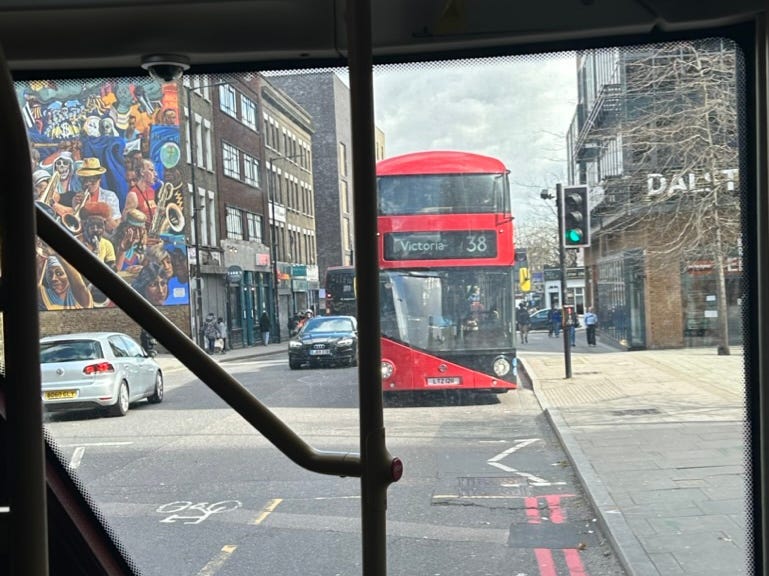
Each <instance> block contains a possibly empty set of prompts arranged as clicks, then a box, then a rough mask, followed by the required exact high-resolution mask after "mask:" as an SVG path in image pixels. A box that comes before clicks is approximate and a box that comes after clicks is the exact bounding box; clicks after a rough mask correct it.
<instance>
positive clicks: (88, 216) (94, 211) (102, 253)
mask: <svg viewBox="0 0 769 576" xmlns="http://www.w3.org/2000/svg"><path fill="white" fill-rule="evenodd" d="M80 214H81V216H82V222H83V229H82V232H81V234H80V235H79V236H77V238H78V239H79V240H80V241H81V242H82V243H83V244H84V245H85V247H86V248H88V249H89V250H90V251H91V252H93V253H94V254H96V256H97V257H98V258H99V260H101V261H102V262H104V263H105V264H106V265H107V266H109V267H110V268H112V269H113V270H115V262H116V260H117V257H116V256H115V247H114V246H113V244H112V242H111V241H110V240H109V239H108V238H106V237H105V235H104V234H105V232H106V230H107V221H108V220H109V218H110V215H111V210H110V207H109V206H108V205H107V204H106V203H105V202H86V203H85V205H84V206H83V209H82V211H81V212H80Z"/></svg>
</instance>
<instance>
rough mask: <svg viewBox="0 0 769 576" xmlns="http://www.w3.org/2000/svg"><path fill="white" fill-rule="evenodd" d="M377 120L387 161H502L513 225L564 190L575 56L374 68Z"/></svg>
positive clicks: (574, 87)
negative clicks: (426, 157)
mask: <svg viewBox="0 0 769 576" xmlns="http://www.w3.org/2000/svg"><path fill="white" fill-rule="evenodd" d="M374 98H375V116H376V123H377V126H378V127H379V128H380V129H382V130H383V131H384V133H385V153H386V156H388V157H389V156H395V155H398V154H403V153H405V152H413V151H419V150H439V149H444V150H465V151H470V152H477V153H480V154H487V155H490V156H494V157H497V158H499V159H500V160H502V161H503V162H504V163H505V164H506V165H507V167H508V168H509V169H510V183H511V186H512V190H513V201H514V202H515V204H516V205H517V209H515V207H514V209H515V211H516V214H517V216H518V218H521V217H523V216H524V215H525V213H526V212H528V211H530V210H535V211H539V209H541V208H542V204H543V201H542V200H541V199H540V197H539V193H540V190H541V189H542V188H551V189H553V188H554V187H555V184H556V183H557V182H562V183H566V174H567V168H566V147H565V135H566V132H567V131H568V128H569V124H570V122H571V120H572V117H573V115H574V111H575V107H576V101H577V82H576V66H575V60H574V57H573V55H571V54H564V55H551V56H541V57H531V58H509V59H504V60H500V59H497V60H480V61H479V60H475V61H466V62H465V63H453V64H430V65H425V64H421V65H414V66H413V67H407V66H397V67H396V66H393V67H386V68H377V69H376V71H375V75H374Z"/></svg>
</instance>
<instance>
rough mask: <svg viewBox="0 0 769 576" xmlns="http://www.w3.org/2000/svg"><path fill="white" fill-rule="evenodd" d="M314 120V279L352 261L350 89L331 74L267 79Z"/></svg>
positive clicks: (353, 231) (297, 75) (353, 229)
mask: <svg viewBox="0 0 769 576" xmlns="http://www.w3.org/2000/svg"><path fill="white" fill-rule="evenodd" d="M270 83H271V84H272V85H274V86H277V87H279V88H280V89H281V90H283V91H284V92H285V93H286V94H288V95H289V96H290V97H291V98H292V99H293V100H294V101H296V102H297V103H299V105H301V106H302V108H304V109H305V110H307V112H308V113H309V114H310V115H311V116H312V119H313V126H314V128H315V131H314V133H313V139H312V158H313V166H314V172H313V176H314V183H315V220H316V233H317V253H318V275H319V278H320V282H321V283H322V282H323V278H324V277H325V272H326V269H327V268H328V267H329V266H351V265H352V264H353V263H354V261H355V254H354V238H355V228H354V225H353V203H352V198H353V189H352V164H351V158H352V157H351V150H352V133H351V119H350V89H349V88H348V87H347V86H346V85H345V84H344V82H343V81H342V80H341V79H340V78H339V76H337V75H336V73H334V72H332V71H328V72H321V73H312V74H296V75H285V76H271V77H270Z"/></svg>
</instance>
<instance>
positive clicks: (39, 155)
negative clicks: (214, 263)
mask: <svg viewBox="0 0 769 576" xmlns="http://www.w3.org/2000/svg"><path fill="white" fill-rule="evenodd" d="M16 91H17V95H18V99H19V105H20V106H21V110H22V115H23V117H24V121H25V123H26V126H27V133H28V135H29V143H30V152H31V157H32V171H33V175H32V178H33V184H34V194H35V199H36V202H37V204H38V206H40V207H42V208H43V209H45V210H46V211H47V212H48V213H49V214H50V215H51V216H52V217H53V218H55V219H56V220H57V221H58V222H59V223H60V224H61V225H62V226H64V227H65V228H66V229H67V230H68V231H69V232H70V233H71V234H73V235H74V236H75V237H76V238H78V239H79V240H80V241H81V242H82V243H83V244H84V245H85V246H87V247H88V248H89V249H90V250H92V251H93V253H94V254H96V255H97V256H98V257H99V259H100V260H101V261H102V262H104V263H105V264H107V265H108V266H110V267H111V268H112V269H113V270H114V271H115V272H117V273H118V274H119V275H120V276H122V277H123V279H124V280H126V282H128V283H129V284H131V285H132V286H133V287H134V288H135V289H136V290H137V291H138V292H139V293H140V294H142V295H143V296H144V297H145V298H147V299H148V300H149V301H150V302H152V303H153V304H155V305H158V306H161V305H163V306H168V305H187V304H189V266H188V262H187V245H186V240H185V237H186V222H185V216H184V188H185V186H186V184H185V183H184V182H183V180H182V173H181V171H180V169H179V168H180V167H179V162H180V161H181V148H180V146H181V140H180V133H179V120H178V119H179V92H178V86H177V85H176V84H175V83H167V84H162V83H158V82H156V81H154V80H152V79H149V78H147V79H144V78H141V79H139V78H137V79H121V80H114V81H112V80H81V81H70V80H67V81H44V82H18V83H16ZM38 286H39V296H40V309H41V310H70V309H83V308H99V307H106V306H111V305H112V304H111V302H109V300H108V299H107V298H106V297H105V296H104V294H102V293H101V292H100V291H99V290H98V289H97V288H96V287H94V286H93V285H91V284H90V283H89V282H88V280H87V279H85V278H84V277H83V276H82V275H81V274H80V273H78V272H77V271H76V270H75V269H74V268H73V267H72V266H70V265H69V264H68V263H67V262H66V261H65V260H64V259H63V258H60V257H59V256H58V255H57V254H55V253H54V252H53V251H52V250H51V249H50V247H49V246H46V245H45V244H44V243H42V242H39V246H38Z"/></svg>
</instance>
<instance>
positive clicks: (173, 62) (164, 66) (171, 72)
mask: <svg viewBox="0 0 769 576" xmlns="http://www.w3.org/2000/svg"><path fill="white" fill-rule="evenodd" d="M141 66H142V68H144V69H145V70H146V71H147V72H149V75H150V76H152V77H153V78H155V79H156V80H159V81H161V82H174V81H176V80H178V79H179V78H181V77H182V74H184V72H185V70H188V69H189V67H190V60H189V58H187V57H186V56H181V55H178V54H155V55H152V56H146V57H145V58H144V59H143V60H142V64H141Z"/></svg>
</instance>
